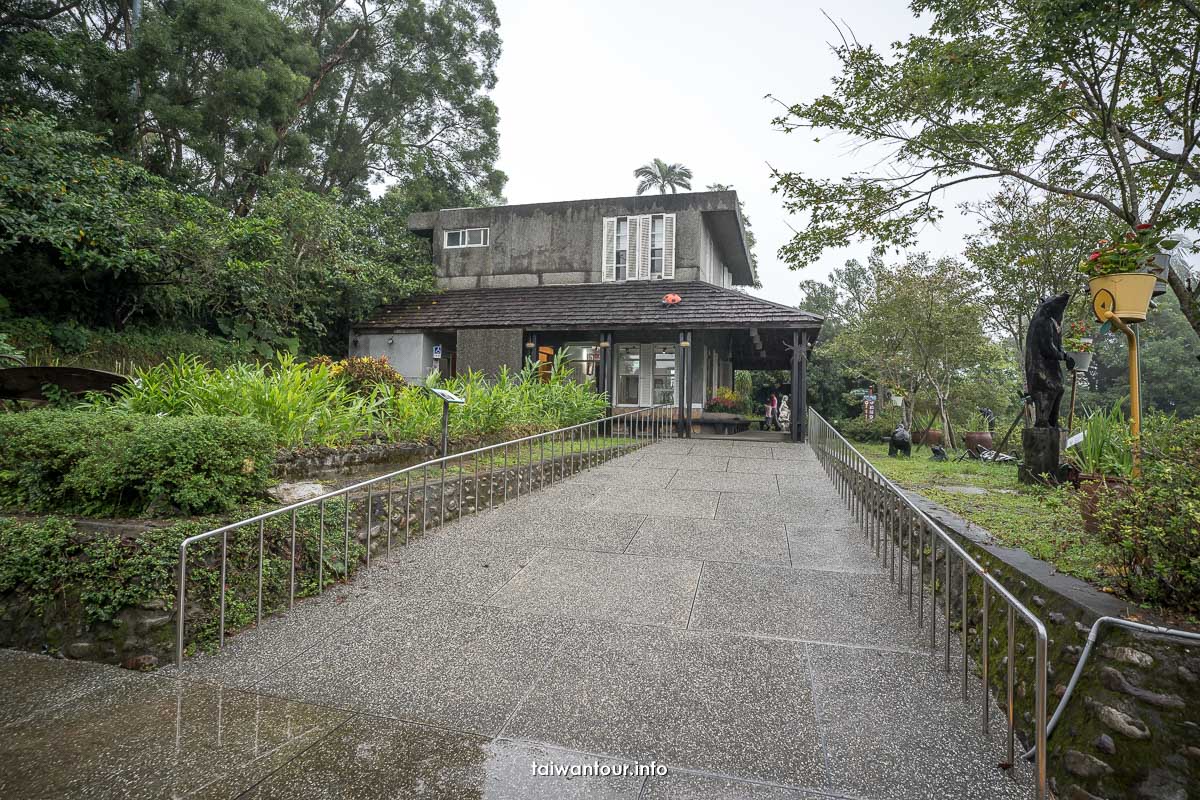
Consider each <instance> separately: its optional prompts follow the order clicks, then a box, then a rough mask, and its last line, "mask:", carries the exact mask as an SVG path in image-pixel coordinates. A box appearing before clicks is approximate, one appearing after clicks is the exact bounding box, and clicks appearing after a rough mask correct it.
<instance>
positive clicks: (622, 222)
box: [613, 217, 629, 281]
mask: <svg viewBox="0 0 1200 800" xmlns="http://www.w3.org/2000/svg"><path fill="white" fill-rule="evenodd" d="M613 242H614V245H613V246H614V249H613V258H614V265H613V266H614V267H615V270H616V280H619V281H623V280H625V279H626V278H628V277H629V217H617V233H616V238H615V239H614V240H613Z"/></svg>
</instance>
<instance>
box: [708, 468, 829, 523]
mask: <svg viewBox="0 0 1200 800" xmlns="http://www.w3.org/2000/svg"><path fill="white" fill-rule="evenodd" d="M781 477H787V476H784V475H776V476H775V479H776V480H777V481H778V480H779V478H781ZM846 513H847V512H846V508H845V506H844V505H842V502H841V500H836V499H834V498H832V497H831V498H830V499H829V500H820V501H814V500H813V499H812V498H811V497H808V496H806V495H802V494H775V495H752V494H745V493H742V492H727V493H722V495H721V501H720V503H719V504H718V505H717V508H716V518H717V519H742V520H752V519H757V520H775V521H777V522H805V521H807V520H811V519H813V518H814V517H818V518H819V517H823V516H826V515H832V514H846Z"/></svg>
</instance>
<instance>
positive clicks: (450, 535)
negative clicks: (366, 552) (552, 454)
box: [440, 508, 646, 553]
mask: <svg viewBox="0 0 1200 800" xmlns="http://www.w3.org/2000/svg"><path fill="white" fill-rule="evenodd" d="M645 519H646V517H645V516H644V515H642V514H612V513H604V512H599V511H589V512H588V513H586V514H581V513H579V512H578V511H573V510H571V509H565V508H551V509H536V508H529V509H526V510H522V511H520V512H516V513H505V512H504V511H502V510H500V509H497V510H496V511H493V512H488V513H486V514H480V515H479V516H478V517H468V518H467V519H464V520H462V521H461V522H459V523H458V524H456V525H453V526H447V528H446V530H445V531H444V532H443V533H442V534H441V537H440V538H441V539H442V540H444V541H457V540H460V539H474V540H478V541H483V542H491V543H493V544H508V545H527V546H533V547H543V546H545V547H567V548H572V549H576V550H601V551H608V552H613V553H620V552H622V551H623V550H624V549H625V547H626V546H627V545H628V544H629V542H630V540H632V539H633V537H634V534H636V533H637V531H638V526H639V525H641V523H642V521H643V520H645Z"/></svg>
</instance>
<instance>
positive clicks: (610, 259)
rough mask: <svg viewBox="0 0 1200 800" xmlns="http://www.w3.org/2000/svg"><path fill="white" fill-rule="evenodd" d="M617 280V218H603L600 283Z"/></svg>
mask: <svg viewBox="0 0 1200 800" xmlns="http://www.w3.org/2000/svg"><path fill="white" fill-rule="evenodd" d="M616 279H617V218H616V217H605V218H604V255H603V257H602V261H601V267H600V280H601V281H615V280H616Z"/></svg>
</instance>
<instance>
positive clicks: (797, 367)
mask: <svg viewBox="0 0 1200 800" xmlns="http://www.w3.org/2000/svg"><path fill="white" fill-rule="evenodd" d="M791 405H792V408H791V411H792V418H791V420H790V422H789V424H788V427H789V428H790V429H791V440H792V441H793V442H803V441H805V439H806V438H807V434H808V331H804V330H794V331H792V404H791Z"/></svg>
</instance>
